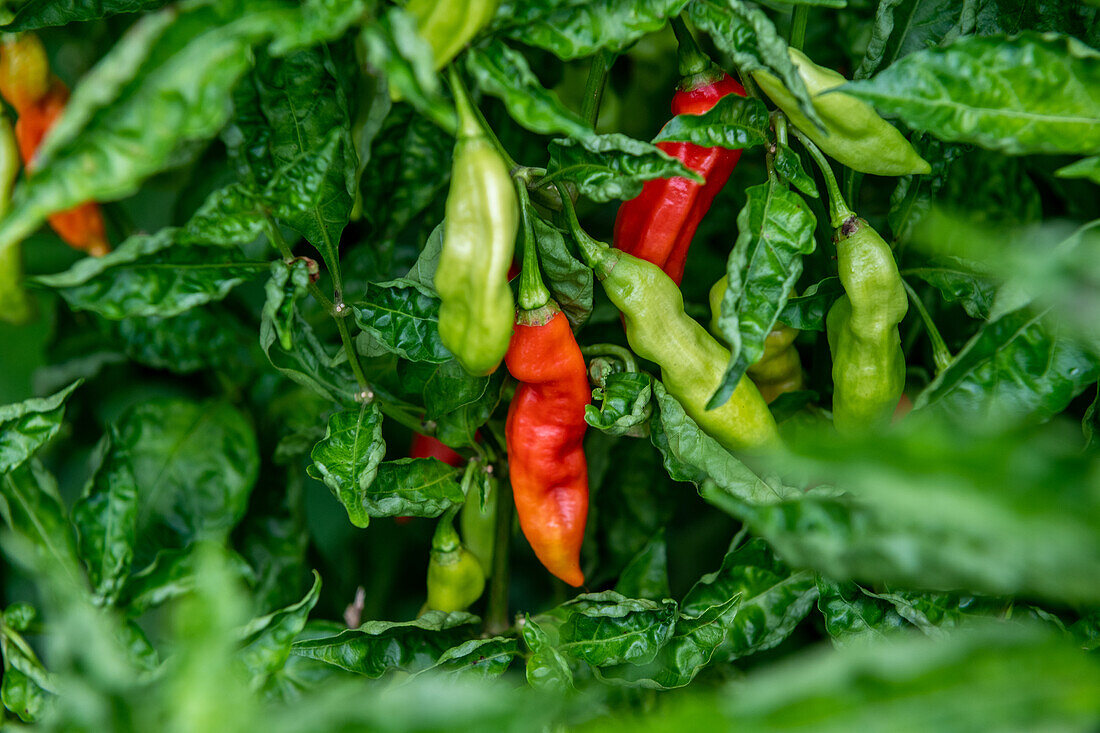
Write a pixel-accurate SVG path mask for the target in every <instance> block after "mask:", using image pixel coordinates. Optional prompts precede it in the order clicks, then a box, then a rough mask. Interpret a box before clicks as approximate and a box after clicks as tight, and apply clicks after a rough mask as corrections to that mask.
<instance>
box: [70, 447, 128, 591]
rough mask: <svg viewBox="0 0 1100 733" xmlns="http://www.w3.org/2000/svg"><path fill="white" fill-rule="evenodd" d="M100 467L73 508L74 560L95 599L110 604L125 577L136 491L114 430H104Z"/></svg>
mask: <svg viewBox="0 0 1100 733" xmlns="http://www.w3.org/2000/svg"><path fill="white" fill-rule="evenodd" d="M97 452H98V453H99V455H100V463H99V466H98V467H97V468H96V471H95V473H94V474H93V475H92V478H91V480H89V482H88V485H87V486H85V487H84V494H83V496H82V497H81V498H80V500H79V501H78V502H77V503H76V504H75V505H74V506H73V516H72V519H73V525H74V526H75V527H76V530H77V533H78V535H79V538H80V555H81V557H82V558H83V559H84V564H85V566H86V567H87V569H88V579H89V580H90V581H91V583H92V588H93V589H94V591H95V594H96V596H97V597H98V598H101V599H103V600H105V601H106V602H108V603H112V602H113V601H114V599H115V597H116V596H117V595H118V593H119V591H120V590H121V588H122V584H123V583H124V582H125V581H126V578H127V576H128V575H129V573H130V567H131V565H132V564H133V561H134V547H135V545H136V544H137V517H138V486H137V480H136V479H135V477H134V472H133V466H132V464H131V462H130V456H129V454H128V452H127V446H125V445H123V444H122V443H121V441H120V439H119V435H118V433H117V431H116V430H114V429H113V428H111V427H108V430H107V434H106V435H105V436H104V438H103V441H102V442H101V443H100V446H99V449H98V451H97Z"/></svg>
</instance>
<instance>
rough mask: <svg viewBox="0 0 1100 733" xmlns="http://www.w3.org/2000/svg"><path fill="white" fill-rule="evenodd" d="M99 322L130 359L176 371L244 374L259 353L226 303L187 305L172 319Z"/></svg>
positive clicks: (251, 366)
mask: <svg viewBox="0 0 1100 733" xmlns="http://www.w3.org/2000/svg"><path fill="white" fill-rule="evenodd" d="M101 326H102V327H103V329H104V330H105V331H106V332H107V333H108V334H109V336H110V339H111V341H112V342H115V343H117V344H118V346H119V348H120V349H121V350H122V351H123V352H124V353H125V354H126V356H128V357H129V358H131V359H133V360H134V361H136V362H138V363H140V364H143V365H145V366H149V367H152V368H154V369H165V370H167V371H170V372H174V373H176V374H189V373H192V372H197V371H200V370H203V369H211V370H218V371H221V372H223V373H229V374H231V375H232V376H238V377H241V378H246V377H247V375H248V374H249V373H250V372H251V371H252V369H253V367H254V364H255V361H256V358H255V357H258V356H259V355H258V352H255V350H254V348H250V347H251V346H253V343H254V342H253V339H254V335H253V334H252V333H250V332H248V329H247V328H246V326H245V325H244V324H243V323H242V322H241V321H240V319H239V318H238V317H237V316H236V315H235V314H234V313H233V311H231V310H229V309H228V308H221V307H216V306H210V307H203V308H192V309H191V310H187V311H184V312H183V313H180V314H179V315H177V316H172V317H171V318H162V317H160V316H145V317H132V318H123V319H122V320H121V321H103V322H102V323H101ZM254 354H255V357H254Z"/></svg>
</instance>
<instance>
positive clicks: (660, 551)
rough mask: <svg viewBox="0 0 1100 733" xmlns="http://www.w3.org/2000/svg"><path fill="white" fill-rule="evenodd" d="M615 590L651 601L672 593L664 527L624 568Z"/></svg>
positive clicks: (666, 596)
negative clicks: (669, 584)
mask: <svg viewBox="0 0 1100 733" xmlns="http://www.w3.org/2000/svg"><path fill="white" fill-rule="evenodd" d="M615 592H616V593H619V594H621V595H624V596H626V597H627V598H645V599H647V600H650V601H659V600H661V599H662V598H668V597H669V596H671V595H672V593H671V592H670V591H669V588H668V548H667V546H666V545H665V533H664V530H663V529H662V530H660V531H658V533H657V535H656V536H654V537H653V538H652V539H651V540H650V541H649V542H648V543H646V546H645V547H643V548H642V549H641V550H640V551H639V552H638V554H637V555H635V556H634V558H633V559H632V560H631V561H630V562H629V563H628V564H627V566H626V567H625V568H623V572H622V574H621V575H620V576H619V581H618V582H617V583H615Z"/></svg>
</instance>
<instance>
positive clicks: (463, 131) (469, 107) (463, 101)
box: [447, 64, 520, 171]
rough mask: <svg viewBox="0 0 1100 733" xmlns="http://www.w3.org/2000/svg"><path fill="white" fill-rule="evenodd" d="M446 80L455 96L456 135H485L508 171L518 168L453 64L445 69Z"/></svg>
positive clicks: (517, 164)
mask: <svg viewBox="0 0 1100 733" xmlns="http://www.w3.org/2000/svg"><path fill="white" fill-rule="evenodd" d="M447 81H448V82H449V83H450V85H451V93H452V94H453V95H454V98H455V108H456V109H457V110H458V134H457V137H459V138H462V137H463V136H475V137H476V136H477V135H479V134H481V135H485V136H486V137H487V138H489V140H490V141H491V142H492V143H493V147H495V148H496V149H497V152H498V153H500V157H501V158H504V163H505V165H507V166H508V170H509V171H514V170H516V169H517V168H519V167H520V165H519V163H517V162H516V161H515V160H513V159H512V156H511V155H508V151H507V150H505V149H504V145H503V143H501V142H500V138H498V137H497V135H496V133H495V132H493V128H492V127H490V126H489V121H488V120H486V119H485V115H483V114H482V113H481V109H480V108H479V107H478V106H477V105H476V104H474V103H473V101H471V99H470V94H469V92H467V91H466V85H465V84H463V83H462V77H461V76H459V74H458V71H457V70H456V69H455V67H454V64H452V65H451V66H450V68H449V69H448V71H447ZM472 122H476V123H477V126H476V127H475V126H473V125H471V123H472Z"/></svg>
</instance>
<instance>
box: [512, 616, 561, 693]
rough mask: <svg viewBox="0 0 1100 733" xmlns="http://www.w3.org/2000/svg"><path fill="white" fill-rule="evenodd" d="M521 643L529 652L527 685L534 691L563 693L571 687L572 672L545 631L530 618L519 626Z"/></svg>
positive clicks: (526, 618)
mask: <svg viewBox="0 0 1100 733" xmlns="http://www.w3.org/2000/svg"><path fill="white" fill-rule="evenodd" d="M520 629H521V632H522V634H523V643H524V644H526V645H527V648H528V649H530V650H531V654H530V656H528V657H527V670H526V672H527V684H529V685H530V686H531V687H533V688H535V689H536V690H549V691H551V692H558V693H560V692H565V691H567V690H569V689H571V688H572V687H573V671H572V670H571V669H570V668H569V663H568V662H567V661H566V659H565V656H564V655H563V654H562V653H561V652H560V651H558V649H557V647H556V646H555V644H554V641H553V640H552V639H551V638H550V635H549V634H547V632H546V630H545V629H543V628H542V626H541V625H539V623H538V622H537V621H535V619H533V618H531V617H530V616H525V617H524V622H523V624H522V625H521V626H520Z"/></svg>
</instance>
